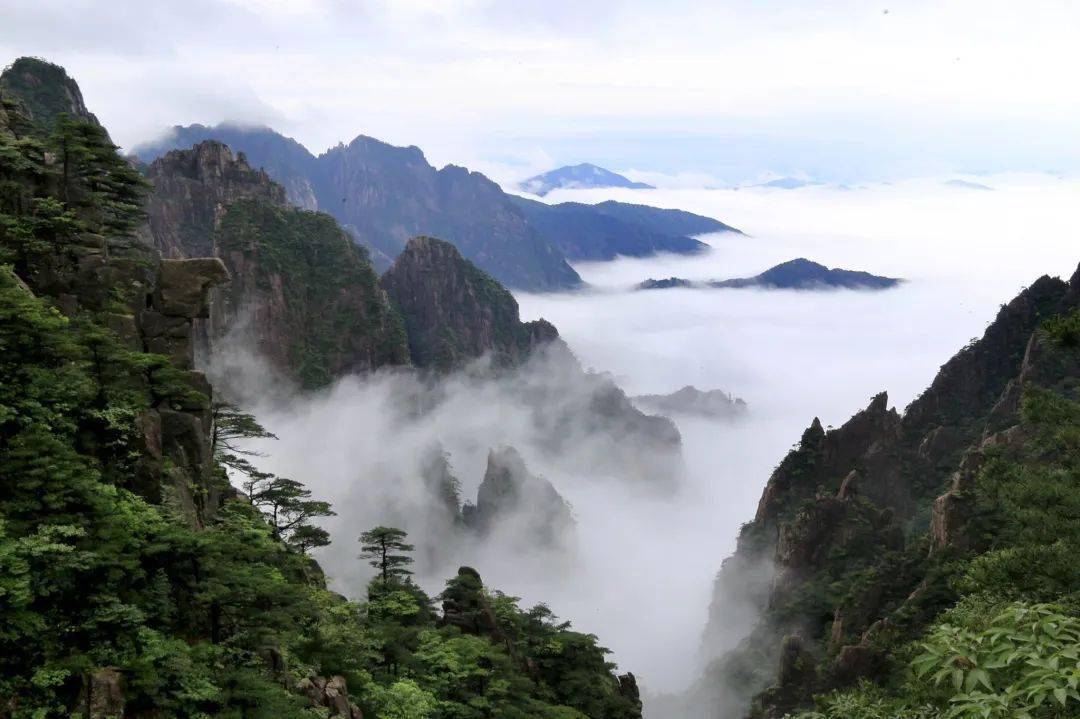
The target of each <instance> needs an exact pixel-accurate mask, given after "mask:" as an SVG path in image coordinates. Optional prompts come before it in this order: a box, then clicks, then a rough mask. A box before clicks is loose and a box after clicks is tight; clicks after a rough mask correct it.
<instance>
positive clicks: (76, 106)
mask: <svg viewBox="0 0 1080 719" xmlns="http://www.w3.org/2000/svg"><path fill="white" fill-rule="evenodd" d="M0 98H2V99H8V98H12V99H17V100H18V102H19V104H20V106H21V110H22V112H23V113H24V114H25V116H26V119H28V120H29V121H30V122H32V123H33V124H35V125H36V126H37V127H38V128H39V129H41V130H43V131H48V130H50V129H51V128H52V126H53V123H55V122H56V119H57V117H59V116H60V115H67V116H68V117H70V118H72V119H74V120H81V121H83V122H90V123H93V124H94V125H99V124H100V123H98V119H97V118H96V117H95V116H94V114H93V113H91V112H90V111H89V110H87V109H86V103H85V102H84V101H83V96H82V91H81V90H79V85H78V83H76V82H75V81H74V80H73V79H71V78H70V77H68V74H67V72H66V71H65V70H64V68H62V67H60V66H59V65H54V64H52V63H51V62H48V61H46V60H41V59H38V58H35V57H20V58H19V59H18V60H16V61H15V62H13V63H11V64H10V65H8V66H7V67H6V68H4V72H3V74H2V75H0Z"/></svg>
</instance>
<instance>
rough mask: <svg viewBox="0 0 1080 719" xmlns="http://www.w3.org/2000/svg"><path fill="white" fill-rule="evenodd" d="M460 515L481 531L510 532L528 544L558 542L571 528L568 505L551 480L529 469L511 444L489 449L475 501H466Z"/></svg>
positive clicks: (472, 526) (550, 544) (571, 520)
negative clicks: (468, 502) (472, 502)
mask: <svg viewBox="0 0 1080 719" xmlns="http://www.w3.org/2000/svg"><path fill="white" fill-rule="evenodd" d="M463 516H464V520H465V524H466V525H467V526H469V527H471V528H473V529H474V530H476V531H477V532H480V533H481V534H487V533H490V532H492V531H495V530H496V529H499V530H500V531H502V532H510V533H512V534H513V535H514V537H515V538H516V539H517V540H519V542H520V543H521V544H522V545H523V546H527V547H555V546H559V545H560V544H563V543H564V542H565V540H566V539H567V535H568V533H569V532H571V531H572V530H573V528H574V517H573V514H572V513H571V511H570V505H568V504H567V503H566V500H564V499H563V498H562V496H561V495H560V494H559V493H558V491H557V490H556V489H555V487H553V486H552V485H551V482H548V481H547V480H546V479H544V478H543V477H537V476H535V475H533V474H532V473H530V472H529V470H528V468H526V466H525V461H524V460H523V459H522V458H521V455H520V454H519V453H518V451H517V450H516V449H514V448H513V447H500V448H498V449H493V450H491V451H490V452H489V453H488V461H487V470H486V471H485V472H484V480H483V481H482V482H481V483H480V489H479V490H478V491H477V495H476V504H475V505H472V504H466V505H465V507H464V510H463Z"/></svg>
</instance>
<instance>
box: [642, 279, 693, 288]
mask: <svg viewBox="0 0 1080 719" xmlns="http://www.w3.org/2000/svg"><path fill="white" fill-rule="evenodd" d="M701 285H702V283H700V282H691V281H690V280H686V279H683V278H682V277H666V278H664V279H662V280H654V279H653V278H652V277H650V278H649V279H647V280H642V281H641V282H639V283H638V285H637V287H635V288H634V289H638V290H670V289H671V288H673V287H700V286H701Z"/></svg>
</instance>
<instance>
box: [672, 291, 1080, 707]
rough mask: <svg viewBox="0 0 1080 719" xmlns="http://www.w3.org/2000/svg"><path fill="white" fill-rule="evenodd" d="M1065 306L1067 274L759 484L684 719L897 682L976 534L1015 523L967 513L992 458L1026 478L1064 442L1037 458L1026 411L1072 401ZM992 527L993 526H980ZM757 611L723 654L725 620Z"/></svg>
mask: <svg viewBox="0 0 1080 719" xmlns="http://www.w3.org/2000/svg"><path fill="white" fill-rule="evenodd" d="M1078 307H1080V270H1078V272H1077V274H1076V275H1075V276H1074V277H1073V278H1072V280H1071V281H1070V282H1069V283H1065V282H1062V281H1061V280H1057V279H1052V278H1049V277H1043V278H1040V279H1039V280H1037V281H1036V282H1035V283H1033V284H1032V285H1031V286H1030V287H1029V288H1027V289H1026V290H1024V291H1023V292H1022V293H1021V294H1020V295H1019V296H1018V297H1017V298H1015V299H1014V300H1013V301H1012V302H1010V303H1009V304H1008V305H1005V306H1004V307H1003V308H1002V309H1001V311H1000V312H999V313H998V316H997V317H996V318H995V320H994V322H993V323H991V324H990V326H989V327H988V328H987V330H986V332H985V333H984V335H983V337H982V338H981V339H979V340H978V341H976V342H974V343H972V344H971V345H969V346H968V347H966V348H964V349H963V350H962V351H961V352H960V353H959V354H957V355H956V356H955V357H954V358H952V359H951V360H950V361H949V362H948V363H946V364H945V365H944V366H943V367H942V369H941V371H940V372H939V373H938V375H937V377H936V378H935V379H934V382H933V383H932V384H931V386H930V387H929V388H928V389H927V391H926V392H924V393H923V394H922V395H921V396H920V397H919V398H918V399H916V400H915V401H914V402H912V404H911V405H910V406H909V407H908V408H907V411H906V412H905V413H904V415H903V416H902V417H901V416H900V415H898V414H897V413H896V412H895V411H893V410H888V409H887V398H886V396H885V395H884V394H882V395H879V396H877V397H875V398H874V400H873V401H872V402H871V404H870V406H869V407H868V408H867V409H866V410H864V411H863V412H860V413H859V414H857V415H855V417H853V418H852V419H851V420H850V421H848V422H847V423H846V424H844V425H843V426H842V427H840V428H838V429H835V430H829V431H825V430H824V429H823V428H822V427H821V424H820V422H818V421H817V420H816V419H815V420H814V422H813V423H812V424H811V426H810V428H809V429H807V430H806V432H805V433H804V434H803V437H802V439H801V441H800V443H799V445H798V446H797V448H796V449H794V450H792V452H790V453H789V454H788V456H787V457H785V458H784V460H783V461H782V462H781V463H780V465H779V466H778V467H777V469H776V471H775V472H774V473H773V475H772V476H771V477H770V478H769V481H768V484H767V485H766V488H765V491H764V492H763V494H762V497H761V501H760V503H759V505H758V511H757V515H756V516H755V518H754V520H753V521H752V522H750V523H748V524H746V525H744V527H743V529H742V531H741V532H740V535H739V540H738V548H737V550H736V552H735V554H734V556H732V557H731V558H729V559H728V560H726V561H725V562H724V564H723V567H722V569H721V572H720V574H719V575H718V578H717V583H716V588H715V593H714V600H713V607H712V609H711V611H710V624H709V627H708V629H707V632H706V637H705V648H706V651H707V652H709V653H710V654H711V655H713V656H715V655H718V654H719V655H720V658H719V659H718V660H717V661H716V662H714V663H713V664H712V665H711V667H710V669H709V671H708V672H707V674H706V677H705V679H704V680H703V681H702V682H701V683H699V684H698V686H697V688H696V690H695V691H696V694H695V698H694V702H692V704H695V706H696V711H697V712H698V713H691V714H689V716H712V717H717V716H720V717H729V716H730V717H739V716H743V715H745V714H746V712H747V711H748V709H750V710H751V714H752V715H753V716H763V717H779V716H782V715H783V714H784V713H785V712H788V711H792V710H794V709H797V708H799V707H804V706H806V705H808V703H809V702H810V698H811V695H812V694H814V693H817V692H821V691H822V690H827V689H832V688H837V687H844V686H850V685H851V684H852V683H853V682H855V681H856V680H858V679H860V678H871V679H875V678H877V679H883V678H884V677H885V676H887V675H888V674H889V672H891V671H897V672H900V673H902V672H903V671H904V669H903V667H902V666H899V665H893V664H890V660H889V655H890V653H891V652H894V651H897V652H899V651H901V650H903V651H905V652H906V651H910V650H909V649H906V648H905V646H906V644H907V643H909V642H911V641H912V640H914V639H916V638H917V637H919V636H920V633H921V632H923V631H924V630H925V628H926V627H927V625H928V624H930V623H931V622H933V621H934V620H935V618H936V617H939V615H940V613H941V612H942V611H943V610H945V609H947V608H948V607H950V606H951V605H953V603H954V602H956V601H957V598H958V595H957V588H958V587H960V588H962V587H963V586H964V585H963V583H962V582H960V583H958V581H959V576H960V575H963V574H964V572H965V571H968V566H969V565H968V564H966V562H971V561H984V560H981V559H979V558H978V557H979V554H980V553H981V552H983V551H985V550H986V549H987V548H989V547H991V546H993V542H990V543H987V536H988V535H987V532H988V531H989V536H994V535H997V536H1001V537H1007V536H1010V535H1009V532H1010V531H1013V530H1011V529H1010V526H1015V525H1017V524H1023V523H1024V522H1026V521H1028V520H1027V519H1025V518H1024V517H1022V516H1019V515H1002V514H1001V512H1000V508H999V507H995V506H994V502H996V501H1001V500H994V501H991V502H990V503H988V504H983V503H982V502H983V501H984V500H981V499H980V494H981V493H982V492H990V491H994V492H1000V489H993V490H991V489H990V488H991V487H996V486H999V485H997V484H996V482H997V481H1000V480H995V479H994V478H993V477H992V475H987V471H988V470H989V468H990V467H992V466H994V465H993V462H994V461H997V460H994V459H992V458H994V457H998V456H1001V453H1003V452H1004V453H1005V455H1009V454H1010V453H1012V455H1013V456H1020V457H1026V458H1027V459H1024V460H1022V461H1023V462H1027V463H1032V464H1030V466H1031V467H1034V466H1035V465H1037V464H1040V463H1045V462H1047V461H1049V462H1051V463H1054V462H1057V461H1059V460H1058V459H1054V458H1055V457H1061V455H1060V454H1058V453H1060V452H1061V451H1062V450H1063V449H1064V448H1065V447H1067V446H1068V444H1067V442H1066V443H1065V445H1062V444H1061V443H1060V442H1061V441H1060V440H1058V444H1057V446H1056V447H1055V448H1054V449H1053V450H1052V451H1051V452H1050V453H1049V454H1047V453H1046V451H1047V450H1046V449H1041V450H1040V449H1037V447H1036V444H1035V440H1034V439H1033V438H1034V437H1035V436H1036V435H1037V434H1038V433H1039V432H1040V431H1045V430H1039V429H1038V427H1039V424H1040V422H1045V421H1046V420H1045V419H1039V415H1038V414H1034V415H1033V414H1032V413H1031V411H1030V405H1028V404H1026V402H1030V401H1035V400H1034V398H1039V400H1038V401H1039V402H1044V403H1050V405H1051V406H1052V405H1054V403H1062V402H1064V403H1066V404H1065V405H1062V406H1068V404H1067V403H1068V402H1075V400H1076V399H1077V377H1078V370H1080V358H1077V357H1075V356H1072V355H1075V346H1076V342H1075V340H1073V344H1072V348H1071V349H1070V346H1069V345H1068V342H1067V341H1065V342H1058V343H1057V348H1056V349H1055V347H1054V345H1053V343H1052V342H1051V341H1050V340H1049V339H1048V334H1047V333H1048V332H1050V331H1051V330H1048V329H1046V328H1047V327H1065V328H1066V329H1065V330H1057V331H1058V332H1059V333H1060V334H1061V335H1062V336H1065V337H1068V336H1070V335H1069V332H1070V330H1068V327H1070V326H1071V325H1070V323H1075V322H1076V318H1077V317H1078V315H1077V308H1078ZM1070 353H1072V355H1070ZM1039 388H1043V389H1042V390H1040V389H1039ZM1044 390H1046V391H1049V392H1050V394H1049V395H1047V394H1045V392H1044ZM1025 397H1026V398H1027V399H1024V398H1025ZM1058 411H1063V410H1058ZM1058 417H1059V418H1060V419H1061V420H1062V421H1064V422H1065V424H1064V425H1062V426H1060V427H1058V428H1057V429H1056V430H1053V431H1064V432H1066V433H1067V432H1072V431H1076V429H1075V428H1070V427H1069V424H1068V423H1069V422H1070V421H1073V420H1068V419H1065V418H1066V417H1067V414H1065V415H1058ZM1059 436H1068V435H1067V434H1066V435H1059ZM1017 453H1018V454H1017ZM1065 456H1067V453H1066V455H1065ZM1024 471H1028V470H1024ZM1031 471H1034V470H1031ZM1039 471H1041V470H1039ZM1069 481H1071V480H1069ZM980 487H981V488H983V489H980ZM1069 502H1071V500H1067V503H1066V505H1064V506H1065V507H1068V506H1071V504H1069ZM1059 506H1060V505H1059ZM1048 511H1049V510H1048ZM1054 511H1057V510H1054ZM1064 511H1071V510H1068V509H1065V510H1064ZM1051 513H1052V512H1051ZM991 517H992V521H993V522H995V523H996V526H994V525H987V524H986V523H985V522H987V521H989V520H990V519H991ZM1046 521H1050V520H1049V518H1048V519H1047V520H1046ZM1051 524H1052V522H1051ZM991 526H993V528H992V529H990V527H991ZM1073 534H1075V532H1074V533H1073ZM1069 536H1070V535H1069V533H1068V532H1066V533H1061V532H1054V533H1053V534H1051V535H1050V538H1049V539H1046V540H1040V541H1045V542H1046V543H1047V544H1046V545H1042V546H1043V549H1041V550H1037V549H1036V545H1035V544H1032V545H1031V548H1030V550H1029V551H1032V552H1034V551H1043V552H1046V551H1050V550H1049V549H1048V548H1047V547H1048V545H1049V544H1052V543H1053V542H1054V541H1056V540H1058V539H1068V537H1069ZM1075 539H1077V540H1080V537H1075ZM1010 541H1019V540H1010ZM1069 541H1072V540H1069ZM1007 546H1008V545H1005V546H1002V547H1001V548H1002V549H1005V548H1006V547H1007ZM1009 551H1013V550H1009ZM958 558H959V559H960V560H961V561H960V562H957V559H958ZM1025 561H1029V560H1025ZM971 566H974V565H971ZM1010 581H1016V582H1019V583H1020V584H1021V585H1023V584H1025V583H1030V582H1035V583H1039V582H1043V585H1042V586H1045V581H1046V580H1044V579H1039V578H1038V577H1037V576H1035V575H1030V574H1029V575H1028V576H1027V577H1026V578H1024V579H1019V578H1016V579H1014V580H1010ZM1010 591H1012V590H1010ZM1024 591H1030V590H1024ZM1037 595H1038V593H1036V594H1034V595H1031V596H1037ZM1011 596H1014V595H1008V596H1003V597H1001V598H998V599H996V600H995V601H998V602H1003V603H1006V604H1007V600H1008V599H1009V598H1010V597H1011ZM1041 596H1043V597H1045V598H1044V599H1043V601H1048V600H1051V599H1060V596H1055V595H1053V594H1052V593H1051V594H1049V595H1048V594H1046V592H1043V593H1042V595H1041ZM1001 606H1002V607H1004V604H1002V605H1001ZM762 607H764V608H765V609H764V610H760V608H762ZM758 611H761V614H760V616H759V617H757V619H756V622H755V623H754V624H753V629H752V630H751V631H750V633H749V635H748V636H747V637H745V639H743V641H742V642H741V644H739V645H738V647H733V645H732V641H731V637H730V633H731V627H732V621H733V619H739V618H741V619H743V620H749V619H750V617H753V616H754V614H756V613H757V612H758ZM797 667H801V669H799V670H796V668H797ZM770 685H772V686H771V687H770ZM766 688H768V689H767V691H764V692H762V690H766ZM758 692H762V693H761V694H759V695H758V696H757V698H756V700H755V701H754V702H753V704H752V706H751V696H752V695H754V694H756V693H758ZM945 701H946V703H947V699H946V700H945ZM688 711H690V710H688ZM898 715H900V714H898ZM829 716H833V715H832V714H830V715H829ZM837 716H863V715H856V714H837ZM866 716H870V714H866ZM904 716H907V715H906V714H905V715H904ZM912 716H914V715H912ZM964 716H966V715H964Z"/></svg>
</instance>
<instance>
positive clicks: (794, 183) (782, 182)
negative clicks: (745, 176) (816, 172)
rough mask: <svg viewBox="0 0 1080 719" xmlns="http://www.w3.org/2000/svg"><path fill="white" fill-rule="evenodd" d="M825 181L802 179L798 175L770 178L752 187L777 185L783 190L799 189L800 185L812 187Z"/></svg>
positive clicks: (776, 186)
mask: <svg viewBox="0 0 1080 719" xmlns="http://www.w3.org/2000/svg"><path fill="white" fill-rule="evenodd" d="M821 184H824V183H821V182H814V181H813V180H800V179H799V178H797V177H781V178H778V179H776V180H769V181H768V182H762V183H761V184H758V185H751V187H775V188H779V189H781V190H797V189H799V188H800V187H811V186H813V185H821Z"/></svg>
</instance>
